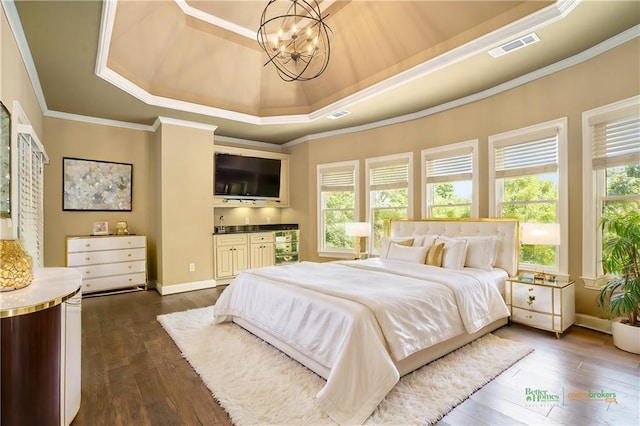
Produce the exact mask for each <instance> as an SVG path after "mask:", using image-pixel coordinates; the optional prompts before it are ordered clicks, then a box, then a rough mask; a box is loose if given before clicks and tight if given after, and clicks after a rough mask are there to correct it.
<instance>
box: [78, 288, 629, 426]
mask: <svg viewBox="0 0 640 426" xmlns="http://www.w3.org/2000/svg"><path fill="white" fill-rule="evenodd" d="M218 295H219V293H218V290H216V289H212V290H201V291H194V292H189V293H181V294H176V295H169V296H160V295H159V294H158V293H156V292H155V291H153V290H151V291H144V292H136V293H125V294H117V295H111V296H103V297H94V298H85V299H83V301H82V303H83V305H82V403H81V406H80V411H79V413H78V415H77V417H76V418H75V420H74V422H73V425H74V426H84V425H90V426H96V425H127V426H128V425H136V426H138V425H172V426H173V425H230V424H232V423H231V421H230V420H229V417H228V416H227V415H226V413H225V411H224V410H223V409H222V408H221V407H220V406H219V405H218V404H217V403H216V401H215V400H214V398H213V397H212V396H211V392H210V391H209V390H208V389H207V387H206V386H205V385H204V383H203V382H202V381H201V380H200V378H199V376H198V375H197V374H196V373H195V372H194V370H193V369H191V367H190V366H189V364H188V363H187V362H186V361H185V360H184V359H183V358H182V356H181V354H180V352H179V351H178V349H177V347H176V346H175V344H174V343H173V341H172V340H171V338H170V337H169V336H168V335H167V334H166V332H165V331H164V329H163V328H162V326H160V324H159V323H158V322H157V320H156V316H157V315H160V314H165V313H170V312H176V311H183V310H187V309H192V308H198V307H203V306H207V305H211V304H213V303H215V300H216V299H217V297H218ZM495 334H497V335H498V336H501V337H505V338H509V339H512V340H517V341H522V342H526V343H528V344H529V345H531V346H533V347H534V348H535V352H534V353H533V354H531V355H529V356H527V357H526V358H525V359H523V360H521V361H520V362H519V363H517V364H516V365H514V366H513V367H512V368H510V369H509V370H507V371H506V372H504V373H503V374H502V375H500V376H499V377H498V378H496V379H495V380H493V381H492V382H490V383H489V384H487V385H486V386H485V387H483V388H482V389H481V390H479V391H478V392H476V393H475V394H473V395H472V396H471V398H469V399H468V400H466V401H464V402H463V403H462V404H460V405H459V406H457V407H456V408H455V409H454V410H453V411H451V412H450V413H449V414H448V415H447V416H446V417H444V418H443V419H442V421H441V422H440V424H441V425H470V424H473V425H497V424H508V425H512V424H536V425H538V424H570V425H589V424H593V425H596V424H611V425H638V424H640V411H639V410H640V409H639V408H638V406H639V404H640V357H639V356H636V355H633V354H629V353H626V352H623V351H620V350H618V349H616V348H615V347H614V346H613V344H612V340H611V336H608V335H605V334H602V333H598V332H595V331H591V330H586V329H583V328H579V327H571V328H570V329H569V330H568V332H566V333H565V334H564V335H563V336H562V338H561V339H559V340H556V339H555V337H554V336H553V334H551V333H547V332H544V331H539V330H535V329H530V328H527V327H523V326H519V325H512V326H509V327H503V328H501V329H500V330H498V331H496V332H495ZM469 368H473V366H469ZM443 388H446V384H443ZM527 388H529V389H530V390H532V391H539V392H538V394H540V393H541V392H547V394H548V395H551V394H552V395H558V396H559V397H560V398H561V400H560V402H558V403H549V402H527V400H526V395H525V393H526V389H527ZM584 392H587V394H586V395H585V394H584ZM588 392H592V393H593V392H605V393H615V398H616V401H617V402H616V403H608V402H605V401H597V400H596V398H588V395H589V394H588ZM578 393H580V394H578ZM578 396H580V397H581V398H577V397H578Z"/></svg>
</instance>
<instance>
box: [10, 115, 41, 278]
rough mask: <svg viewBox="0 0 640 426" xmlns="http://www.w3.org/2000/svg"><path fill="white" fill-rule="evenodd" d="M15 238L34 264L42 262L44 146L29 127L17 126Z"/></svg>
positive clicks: (36, 265) (37, 265)
mask: <svg viewBox="0 0 640 426" xmlns="http://www.w3.org/2000/svg"><path fill="white" fill-rule="evenodd" d="M17 148H18V149H17V151H18V152H17V158H18V170H17V180H18V190H17V209H18V213H17V216H18V219H17V222H18V223H17V237H18V238H19V239H20V240H21V241H22V243H23V245H24V247H25V249H26V250H27V252H28V253H29V255H30V256H31V258H32V261H33V266H34V267H41V266H43V265H44V245H43V244H44V169H43V165H44V164H45V163H47V162H48V158H47V157H46V154H45V152H44V148H43V147H42V145H41V144H40V143H39V141H38V140H37V138H36V137H34V136H33V133H32V129H31V126H19V128H18V138H17Z"/></svg>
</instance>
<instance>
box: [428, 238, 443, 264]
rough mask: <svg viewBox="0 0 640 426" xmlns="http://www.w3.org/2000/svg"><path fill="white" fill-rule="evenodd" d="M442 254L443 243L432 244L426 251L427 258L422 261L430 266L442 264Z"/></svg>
mask: <svg viewBox="0 0 640 426" xmlns="http://www.w3.org/2000/svg"><path fill="white" fill-rule="evenodd" d="M443 254H444V243H439V244H432V245H431V247H429V251H427V258H426V259H425V261H424V263H425V264H427V265H432V266H438V267H439V266H442V255H443Z"/></svg>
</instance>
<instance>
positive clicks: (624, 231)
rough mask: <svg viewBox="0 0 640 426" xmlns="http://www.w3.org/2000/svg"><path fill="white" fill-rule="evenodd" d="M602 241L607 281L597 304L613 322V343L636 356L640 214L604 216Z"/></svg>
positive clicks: (639, 322)
mask: <svg viewBox="0 0 640 426" xmlns="http://www.w3.org/2000/svg"><path fill="white" fill-rule="evenodd" d="M601 226H602V230H603V231H604V232H603V235H604V236H605V240H604V243H603V246H602V267H603V268H604V271H605V273H606V274H607V275H609V276H612V277H613V278H611V279H609V281H608V282H607V283H606V285H605V286H604V287H602V289H601V290H600V295H599V297H598V302H599V304H600V306H601V307H602V308H603V309H604V310H605V312H607V313H608V314H609V315H610V318H611V317H619V319H618V320H617V321H613V322H612V324H611V329H612V333H613V343H614V345H616V346H617V347H618V348H620V349H622V350H625V351H628V352H633V353H636V354H640V266H639V264H640V213H638V212H637V211H626V212H624V214H620V215H612V216H610V217H605V218H603V219H602V221H601Z"/></svg>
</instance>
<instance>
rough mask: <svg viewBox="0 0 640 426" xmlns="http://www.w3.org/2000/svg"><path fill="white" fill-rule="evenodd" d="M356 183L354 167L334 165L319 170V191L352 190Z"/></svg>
mask: <svg viewBox="0 0 640 426" xmlns="http://www.w3.org/2000/svg"><path fill="white" fill-rule="evenodd" d="M355 184H356V176H355V167H354V166H344V167H335V168H331V169H329V170H321V171H320V191H323V192H324V191H353V190H354V188H355Z"/></svg>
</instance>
